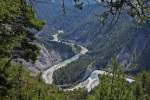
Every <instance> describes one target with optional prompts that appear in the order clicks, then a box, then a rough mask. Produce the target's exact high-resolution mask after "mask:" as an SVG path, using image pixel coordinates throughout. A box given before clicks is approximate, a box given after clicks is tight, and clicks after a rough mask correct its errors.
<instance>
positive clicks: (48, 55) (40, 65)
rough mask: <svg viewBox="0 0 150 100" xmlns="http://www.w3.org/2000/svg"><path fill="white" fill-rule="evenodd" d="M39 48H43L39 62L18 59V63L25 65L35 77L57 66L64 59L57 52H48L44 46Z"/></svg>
mask: <svg viewBox="0 0 150 100" xmlns="http://www.w3.org/2000/svg"><path fill="white" fill-rule="evenodd" d="M39 46H40V47H41V50H40V54H39V57H38V60H37V61H36V62H35V63H32V62H26V61H25V60H23V59H17V62H21V63H23V65H25V66H26V67H27V68H28V69H29V70H30V71H31V72H32V74H33V75H37V74H38V73H40V72H42V71H44V70H46V69H47V68H49V67H51V66H52V65H55V64H57V63H59V62H60V61H62V58H61V56H60V54H59V53H58V52H57V51H55V50H51V51H48V50H47V49H46V48H45V46H44V45H39Z"/></svg>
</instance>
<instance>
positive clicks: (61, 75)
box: [53, 56, 92, 86]
mask: <svg viewBox="0 0 150 100" xmlns="http://www.w3.org/2000/svg"><path fill="white" fill-rule="evenodd" d="M91 62H92V60H91V59H90V58H88V57H87V56H85V57H81V58H79V60H77V61H75V62H72V63H70V64H68V65H67V66H66V67H64V68H61V69H58V70H57V71H55V72H54V75H53V78H54V83H55V84H58V85H68V86H69V85H74V84H76V83H78V82H80V80H82V78H83V77H84V76H85V73H86V69H87V66H88V65H90V64H91Z"/></svg>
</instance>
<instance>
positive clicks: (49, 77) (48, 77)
mask: <svg viewBox="0 0 150 100" xmlns="http://www.w3.org/2000/svg"><path fill="white" fill-rule="evenodd" d="M52 36H53V40H52V41H55V42H61V43H63V44H67V45H75V44H73V43H70V42H62V41H60V40H59V39H58V34H55V35H52ZM78 46H79V47H80V48H81V51H80V53H78V54H76V55H75V56H73V57H71V58H69V59H67V60H64V61H62V62H60V63H58V64H56V65H54V66H51V67H50V68H49V69H47V70H46V71H44V72H43V74H42V78H43V80H44V81H45V83H47V84H52V83H53V73H54V72H55V71H56V70H58V69H60V68H62V67H65V66H66V65H67V64H69V63H71V62H73V61H76V60H78V59H79V57H80V56H81V55H84V54H86V53H87V52H88V49H87V48H85V47H83V46H81V45H78ZM105 74H107V75H110V76H112V73H109V72H106V71H103V70H94V71H93V72H92V73H91V74H90V75H89V77H88V78H87V79H86V80H85V81H83V82H80V83H79V84H77V85H75V86H73V87H71V88H67V89H63V90H64V91H73V90H74V89H78V88H85V89H86V90H87V91H88V92H90V91H91V90H92V89H93V88H95V87H96V86H97V85H98V84H99V77H98V76H99V75H105ZM125 80H126V81H127V82H129V83H132V82H134V79H132V78H128V77H127V78H125Z"/></svg>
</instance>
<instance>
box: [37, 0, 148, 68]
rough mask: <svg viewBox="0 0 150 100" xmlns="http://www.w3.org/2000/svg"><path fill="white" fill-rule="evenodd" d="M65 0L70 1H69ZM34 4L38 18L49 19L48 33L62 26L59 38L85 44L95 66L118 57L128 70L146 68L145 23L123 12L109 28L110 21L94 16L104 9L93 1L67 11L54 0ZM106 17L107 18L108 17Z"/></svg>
mask: <svg viewBox="0 0 150 100" xmlns="http://www.w3.org/2000/svg"><path fill="white" fill-rule="evenodd" d="M67 3H68V5H69V4H70V3H72V2H71V1H70V2H67ZM36 8H37V12H38V15H39V18H42V19H46V20H47V21H48V23H47V24H48V30H49V31H48V33H53V32H57V30H59V29H61V30H64V32H65V34H62V35H61V38H63V39H66V40H72V41H75V42H77V43H80V44H82V45H85V46H87V47H88V48H89V49H90V53H89V55H90V57H92V58H93V59H96V62H97V64H96V65H97V66H98V67H101V66H105V65H106V64H107V63H108V62H109V61H110V59H111V58H112V57H117V58H118V59H119V60H120V62H121V63H122V64H123V65H125V66H126V68H125V69H128V70H129V69H131V67H132V68H133V67H134V66H135V65H138V66H139V68H142V69H143V68H149V67H148V65H149V60H150V53H149V52H148V51H149V50H150V46H149V44H150V34H149V33H150V30H149V29H148V28H147V27H146V26H148V24H145V26H137V25H136V24H135V23H134V22H133V21H132V20H131V18H130V17H128V16H127V15H122V16H121V17H120V19H119V22H118V23H117V24H116V25H115V27H113V29H111V30H110V27H111V26H110V24H108V25H107V24H106V25H105V26H103V25H101V24H100V21H99V20H98V18H97V17H96V16H95V14H97V13H98V12H99V11H102V10H103V8H101V7H99V6H98V5H96V4H89V5H86V6H85V7H84V9H83V10H78V9H76V8H74V7H73V6H70V7H68V9H67V13H66V15H64V14H63V13H62V9H61V6H60V5H59V3H58V2H56V0H55V1H51V2H50V1H48V3H46V4H45V3H37V5H36ZM38 8H39V9H38ZM107 21H108V22H110V19H108V20H107ZM106 27H107V28H106ZM108 27H109V28H108ZM45 35H47V34H45ZM148 55H149V56H148Z"/></svg>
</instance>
